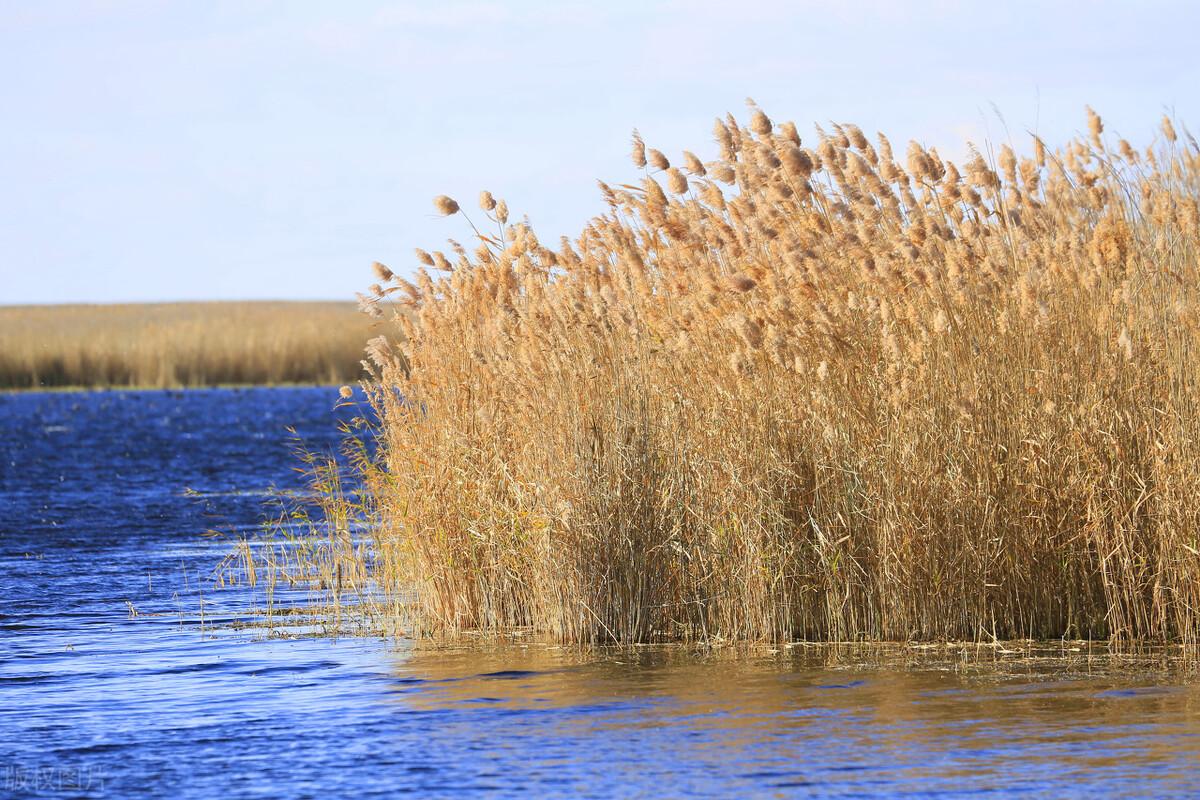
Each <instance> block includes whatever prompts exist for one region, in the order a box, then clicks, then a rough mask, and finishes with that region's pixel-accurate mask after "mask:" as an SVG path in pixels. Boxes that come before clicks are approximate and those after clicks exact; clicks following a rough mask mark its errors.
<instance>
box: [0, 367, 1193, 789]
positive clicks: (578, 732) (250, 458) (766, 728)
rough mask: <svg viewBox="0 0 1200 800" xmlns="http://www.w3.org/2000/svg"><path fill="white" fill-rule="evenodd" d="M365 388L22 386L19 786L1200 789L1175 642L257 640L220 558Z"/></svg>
mask: <svg viewBox="0 0 1200 800" xmlns="http://www.w3.org/2000/svg"><path fill="white" fill-rule="evenodd" d="M335 401H336V390H331V389H255V390H240V391H235V390H202V391H190V392H186V393H178V392H112V393H69V394H14V395H2V396H0V796H6V797H7V796H11V797H34V796H81V797H130V796H162V797H185V798H225V797H244V796H250V797H252V796H262V797H313V798H318V797H320V798H324V797H330V796H335V797H388V796H395V795H400V794H413V795H416V796H450V795H458V794H462V793H481V794H482V793H486V794H488V795H497V796H505V795H510V796H516V795H526V794H535V795H589V796H654V797H657V796H687V795H718V796H793V795H826V796H846V797H850V796H904V795H909V796H918V797H922V796H937V795H947V796H958V795H962V794H967V793H988V794H994V795H1022V796H1025V795H1030V794H1033V795H1043V796H1048V797H1092V796H1096V795H1109V796H1122V795H1124V796H1147V795H1149V796H1169V795H1176V796H1187V795H1194V794H1197V793H1200V688H1198V687H1197V686H1196V685H1195V683H1194V681H1193V680H1192V678H1191V677H1190V676H1189V672H1188V671H1187V670H1185V669H1179V668H1174V669H1166V670H1164V669H1161V668H1160V666H1161V665H1160V664H1159V663H1158V662H1157V661H1156V660H1155V659H1154V658H1148V659H1145V660H1130V661H1128V662H1114V661H1113V660H1112V659H1110V658H1107V657H1105V655H1104V654H1103V653H1101V652H1099V651H1098V650H1096V651H1093V652H1091V653H1089V652H1088V650H1087V649H1086V648H1085V649H1080V650H1073V649H1071V648H1070V647H1068V646H1066V645H1063V646H1060V647H1058V648H1053V647H1052V648H1049V649H1048V650H1039V651H1038V652H1037V653H1036V654H1035V655H1036V656H1037V657H1036V658H1030V657H1028V654H1025V653H1021V652H1008V653H1005V652H1000V650H999V649H997V648H983V649H980V648H966V649H964V648H961V647H958V648H948V649H947V648H934V649H929V650H924V651H922V650H911V649H910V650H903V651H901V652H899V653H898V654H897V653H895V652H872V651H863V650H857V651H840V652H838V651H830V650H823V649H821V650H819V649H812V648H803V647H793V648H782V649H780V650H779V651H777V652H768V651H765V650H756V651H750V652H741V653H729V652H723V653H695V652H687V651H684V650H680V649H674V648H641V649H637V650H634V651H622V652H616V651H613V652H601V653H590V654H586V655H585V654H581V653H578V652H575V651H572V650H565V649H559V648H554V647H549V646H546V645H542V644H536V643H531V644H526V645H522V644H521V643H519V642H514V643H510V644H508V645H506V646H503V647H493V648H487V649H484V648H457V649H447V648H441V649H432V648H419V649H414V648H413V646H412V645H411V643H408V642H405V641H400V642H393V641H390V640H381V639H341V640H331V639H324V638H301V639H289V638H263V636H262V635H260V634H259V633H257V632H254V631H246V630H238V629H235V628H233V627H232V623H233V622H234V621H235V620H236V619H237V616H238V614H239V613H241V612H242V611H244V610H245V608H246V606H247V603H246V601H247V597H246V595H245V591H244V590H225V591H218V590H217V589H216V588H215V587H214V586H213V585H212V584H211V583H210V581H209V577H210V575H211V572H212V568H213V567H214V565H215V564H216V563H217V562H218V561H219V560H220V559H221V557H222V556H223V555H224V554H225V553H226V552H227V551H228V550H229V548H230V541H231V539H230V538H229V535H230V534H232V533H235V532H236V531H239V530H242V531H249V530H253V529H254V528H255V526H256V525H257V524H258V522H259V521H260V520H261V519H262V518H263V516H264V515H265V514H269V513H270V511H271V508H270V506H269V505H268V504H267V500H268V498H269V495H270V494H271V491H272V489H273V488H279V489H285V490H286V489H296V488H299V483H298V481H299V476H298V475H297V474H296V473H295V471H294V467H295V466H296V462H295V460H294V459H293V457H292V455H291V454H290V450H289V447H290V445H289V434H288V432H287V428H288V427H289V426H290V427H294V428H295V429H296V430H297V432H298V433H299V434H300V435H302V436H303V437H304V438H305V439H306V441H307V443H308V444H309V446H310V447H313V448H316V449H322V448H329V447H334V446H336V442H337V437H338V433H337V428H336V419H335V415H334V414H333V412H332V408H333V405H334V403H335ZM350 413H351V410H349V409H343V410H342V411H340V412H339V414H340V415H341V416H342V417H343V418H345V417H347V416H349V414H350ZM209 529H217V530H218V531H222V532H224V533H225V534H226V535H225V536H224V537H221V536H206V535H204V533H205V531H208V530H209ZM1009 649H1011V648H1009Z"/></svg>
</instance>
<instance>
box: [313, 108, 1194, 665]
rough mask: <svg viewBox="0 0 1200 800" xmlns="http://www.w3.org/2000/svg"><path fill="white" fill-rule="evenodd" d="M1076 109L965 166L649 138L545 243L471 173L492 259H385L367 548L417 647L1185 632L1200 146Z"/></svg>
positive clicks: (363, 468) (372, 394) (772, 130)
mask: <svg viewBox="0 0 1200 800" xmlns="http://www.w3.org/2000/svg"><path fill="white" fill-rule="evenodd" d="M1088 117H1089V121H1088V131H1087V133H1086V134H1083V135H1082V136H1080V138H1078V139H1076V140H1074V141H1070V142H1068V143H1066V144H1065V145H1064V146H1062V147H1060V148H1058V149H1057V150H1052V149H1051V148H1050V147H1048V146H1047V144H1046V143H1044V142H1043V141H1041V140H1040V139H1038V138H1036V137H1034V138H1033V140H1032V143H1031V147H1030V148H1029V155H1028V156H1022V155H1018V153H1017V152H1016V151H1015V150H1014V148H1013V147H1012V146H1010V145H1008V144H1004V145H1000V146H999V147H998V148H995V149H992V148H988V149H986V150H983V151H979V150H976V149H975V148H971V149H970V151H969V157H968V158H966V159H964V162H965V163H962V164H961V165H959V164H955V163H952V162H951V161H949V160H947V159H945V158H943V157H941V156H940V155H939V153H938V152H937V150H936V149H933V148H927V147H925V146H922V145H920V144H918V143H915V142H914V143H910V144H909V145H908V146H907V147H906V148H905V150H904V155H903V156H902V157H899V158H898V157H897V155H896V154H895V152H894V150H893V147H892V145H891V144H890V143H889V141H888V139H887V138H886V137H884V136H883V135H879V136H877V137H875V138H873V139H869V138H868V137H867V136H866V135H864V133H863V132H862V131H861V130H860V129H859V128H857V127H855V126H854V125H833V126H832V127H831V128H830V129H828V130H826V129H822V128H820V127H818V128H817V132H816V137H815V138H814V139H813V140H812V141H811V142H808V141H804V140H802V139H801V137H800V136H799V135H798V133H797V129H796V127H795V125H793V124H791V123H784V124H781V125H776V124H774V123H773V122H772V121H771V120H770V119H769V118H768V117H767V116H766V115H765V114H764V113H763V112H762V111H761V110H759V109H757V108H752V113H751V116H750V119H749V121H748V124H747V125H740V124H738V122H737V121H736V120H735V119H734V118H733V117H732V116H730V117H727V118H726V119H724V120H719V121H718V122H717V123H716V126H715V129H714V132H715V136H716V142H717V145H718V146H719V154H718V155H717V157H716V158H715V159H714V160H712V161H707V162H702V161H701V160H700V159H699V158H698V157H697V156H695V155H693V154H692V153H690V152H684V153H683V156H682V158H681V159H679V160H678V162H677V163H678V166H676V165H674V164H673V163H672V161H671V160H669V159H668V157H667V156H666V155H665V154H663V153H661V152H659V151H657V150H653V149H648V148H647V147H646V145H645V143H644V142H643V141H642V139H641V138H640V137H639V136H638V135H637V134H636V132H635V135H634V149H633V159H634V163H635V164H636V165H637V166H638V167H639V168H641V169H642V170H644V173H643V176H642V178H641V180H640V181H639V182H638V183H636V184H620V185H607V184H604V183H601V184H600V191H601V192H602V193H603V196H604V199H605V201H606V202H607V204H608V211H607V212H606V213H605V214H603V215H601V216H598V217H596V218H595V219H593V220H591V221H590V222H589V223H588V224H587V226H586V227H585V228H584V230H583V232H582V234H581V235H580V236H579V237H578V238H577V239H575V240H573V241H569V240H567V239H563V240H562V241H561V242H560V243H559V244H557V245H556V246H547V245H546V244H544V243H542V242H541V241H540V240H539V239H538V238H537V236H536V234H535V233H534V231H533V230H532V229H531V228H530V227H529V226H528V225H527V224H524V223H514V222H511V221H510V220H509V219H508V210H507V208H506V207H505V206H504V204H503V203H502V202H500V201H497V200H496V199H495V198H494V197H493V196H492V195H491V194H489V193H487V192H485V193H483V195H482V197H481V199H480V205H481V208H482V218H480V217H477V218H476V221H479V222H480V225H479V227H478V228H476V227H475V224H474V221H471V220H470V219H469V218H468V221H469V222H471V224H470V228H471V229H472V230H473V231H474V233H475V236H476V239H475V241H476V243H477V244H476V245H475V246H473V247H472V248H467V247H464V246H462V245H459V244H457V243H453V242H452V246H451V251H450V254H449V255H447V254H446V253H442V252H434V253H427V252H425V251H420V250H419V251H417V255H418V258H419V260H420V262H421V263H422V265H423V266H422V268H421V269H420V270H419V272H418V273H417V277H416V279H415V282H409V281H407V280H405V279H403V278H401V277H399V276H395V275H393V274H392V273H391V272H390V271H389V270H387V269H386V268H385V267H382V266H378V267H377V269H378V271H379V277H380V279H381V285H379V286H377V287H376V291H375V297H377V298H379V299H383V298H385V297H386V298H387V299H389V300H392V301H398V302H400V303H401V304H402V305H404V306H406V307H407V308H409V309H410V310H411V313H408V314H406V315H405V316H403V317H397V318H396V320H395V327H394V336H392V337H390V338H380V339H376V340H374V341H373V342H372V345H371V347H370V360H371V362H372V364H373V374H372V377H371V379H370V380H367V381H365V382H364V387H365V388H366V390H367V393H368V398H369V402H370V404H371V406H372V408H373V411H374V412H375V414H377V415H378V419H379V424H378V428H377V431H376V436H377V439H378V444H379V448H380V452H379V456H378V458H377V459H376V461H375V462H374V463H366V462H361V461H360V462H359V467H360V476H361V478H362V480H363V481H364V489H365V498H366V502H367V503H368V504H369V506H370V514H371V518H372V526H371V530H372V534H371V535H372V537H373V540H372V544H371V547H370V554H369V557H368V556H366V555H363V551H362V550H361V549H360V551H359V552H358V554H357V555H355V554H354V553H353V552H352V548H349V547H345V548H342V550H341V552H343V553H348V554H350V555H348V556H347V557H348V558H355V559H358V560H359V562H360V563H359V564H358V566H357V567H356V569H355V574H369V575H370V576H371V578H372V579H373V581H374V588H373V590H372V591H373V592H374V593H375V596H376V597H380V596H382V597H383V598H398V597H401V596H404V597H407V596H408V593H409V592H410V591H414V589H415V601H414V602H415V606H414V607H413V608H411V609H408V611H410V612H412V613H414V615H415V616H414V618H413V620H412V625H413V628H412V629H411V631H412V632H413V633H416V634H439V635H445V634H451V635H453V634H456V633H461V632H466V631H474V632H482V633H483V634H485V635H503V634H505V633H506V632H510V631H516V630H532V631H534V632H537V633H539V634H544V635H548V636H551V637H555V638H557V639H560V640H563V641H566V642H582V643H599V642H618V643H635V642H650V641H684V640H690V641H695V640H705V641H729V640H734V641H736V640H771V641H780V640H810V641H846V640H901V641H902V640H961V639H968V640H975V641H981V640H985V641H992V640H1005V639H1050V638H1060V637H1068V638H1085V639H1097V638H1101V639H1102V638H1108V639H1110V640H1115V641H1125V642H1143V641H1175V642H1184V643H1191V644H1194V643H1196V641H1197V634H1198V633H1200V416H1198V414H1197V411H1198V406H1197V390H1198V389H1200V274H1198V273H1200V260H1198V256H1200V251H1198V243H1200V238H1198V237H1200V207H1198V203H1197V198H1198V196H1200V151H1198V149H1197V145H1196V142H1195V141H1194V140H1193V139H1192V138H1191V137H1190V136H1185V137H1183V138H1182V139H1181V137H1180V136H1179V135H1177V133H1176V131H1175V128H1174V126H1173V125H1172V123H1171V122H1170V120H1168V119H1165V118H1164V120H1163V122H1162V129H1161V135H1160V136H1159V137H1157V140H1156V142H1155V144H1154V145H1153V146H1152V147H1149V148H1146V149H1135V148H1134V147H1132V146H1131V145H1130V144H1129V143H1128V142H1126V141H1124V140H1117V141H1114V140H1113V139H1111V138H1110V137H1109V136H1108V135H1106V134H1105V133H1104V127H1103V124H1102V122H1101V120H1100V118H1099V117H1098V116H1096V115H1095V114H1094V113H1092V112H1090V110H1089V115H1088ZM1184 139H1186V141H1184ZM436 206H437V208H438V209H439V210H441V211H442V212H443V213H444V214H448V215H459V214H462V215H464V216H465V215H466V212H465V211H464V210H463V209H462V208H460V206H459V204H458V203H457V202H455V201H454V200H452V199H450V198H448V197H441V198H438V199H437V201H436ZM483 219H486V222H483V221H482V220H483ZM339 513H340V512H339ZM339 569H341V568H340V567H339ZM327 571H328V570H327ZM349 572H350V570H349V567H347V571H346V574H349ZM338 574H342V573H341V572H339V573H338ZM389 607H391V608H395V609H396V610H395V613H396V614H399V613H400V605H399V603H396V604H395V605H394V606H389V603H388V602H387V601H386V600H384V601H383V602H382V603H381V604H380V608H382V609H384V610H385V611H386V609H388V608H389Z"/></svg>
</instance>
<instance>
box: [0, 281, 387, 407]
mask: <svg viewBox="0 0 1200 800" xmlns="http://www.w3.org/2000/svg"><path fill="white" fill-rule="evenodd" d="M371 335H372V334H371V324H370V322H369V320H367V319H365V318H364V317H363V316H362V315H361V314H359V313H356V311H355V310H354V305H353V304H351V303H320V302H212V303H145V304H126V305H103V306H101V305H95V306H93V305H62V306H9V307H7V308H4V307H0V388H5V389H28V388H47V387H67V386H80V387H82V386H88V387H140V388H177V387H194V386H213V385H222V384H282V383H331V384H337V383H344V382H345V381H353V380H356V379H357V378H359V377H360V376H361V375H362V374H363V371H362V365H361V361H362V349H363V346H364V344H365V343H366V341H367V340H368V339H370V338H371Z"/></svg>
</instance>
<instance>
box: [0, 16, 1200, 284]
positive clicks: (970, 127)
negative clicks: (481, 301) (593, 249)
mask: <svg viewBox="0 0 1200 800" xmlns="http://www.w3.org/2000/svg"><path fill="white" fill-rule="evenodd" d="M1197 30H1200V4H1197V3H1195V2H1177V3H1167V2H1139V3H1132V2H1120V3H1115V2H1078V3H1075V2H1071V3H1068V2H1062V3H1056V2H1052V1H1050V2H1034V3H1026V2H1002V3H999V2H994V1H993V2H988V3H965V2H964V3H954V2H907V3H904V2H872V0H857V2H852V3H842V2H828V1H826V2H784V1H783V0H764V1H763V2H755V1H754V0H742V1H741V2H734V3H731V2H728V0H724V1H723V2H709V0H686V1H685V0H633V1H632V2H631V1H627V0H605V2H573V0H557V1H555V2H532V1H529V2H518V1H517V0H510V2H490V1H489V0H465V1H464V2H454V1H453V0H441V1H438V2H434V1H430V2H368V1H367V0H358V1H357V2H356V1H354V0H347V1H346V2H338V3H328V2H305V1H304V0H278V1H276V2H272V1H270V0H235V1H233V2H222V0H205V1H203V2H201V1H199V0H198V1H197V2H180V1H178V0H163V1H162V2H155V1H152V0H123V1H121V2H117V1H115V0H114V1H112V2H101V1H100V0H95V1H92V2H89V1H87V0H75V1H74V2H71V1H69V0H60V1H56V2H28V0H0V305H7V304H26V303H67V302H86V303H109V302H140V301H169V300H222V299H352V298H353V296H354V293H355V292H356V291H360V290H362V289H364V288H365V287H366V286H367V285H369V284H370V283H371V282H372V281H373V280H374V279H373V277H372V274H371V269H370V265H371V262H373V261H382V262H384V263H385V264H387V265H388V266H390V267H391V268H392V269H393V270H395V271H396V272H398V273H400V274H409V273H411V272H412V271H413V270H414V269H415V267H416V266H417V264H416V261H415V258H414V256H413V248H414V247H425V248H427V249H434V248H438V247H440V246H441V245H443V244H444V243H445V240H446V238H447V237H455V238H459V239H462V240H464V241H466V240H467V239H468V238H469V229H468V228H467V226H466V223H465V221H464V220H462V219H461V218H457V217H449V218H442V217H439V216H438V215H437V214H436V212H435V211H434V209H433V206H432V204H431V199H432V198H433V197H434V196H435V195H439V194H448V195H450V196H451V197H455V198H457V199H459V201H460V202H461V203H462V205H463V207H464V208H467V209H468V210H470V209H473V208H475V198H476V197H477V195H478V192H479V190H481V189H488V190H490V191H492V192H493V193H495V194H496V196H498V197H502V198H504V199H505V200H506V201H507V202H508V205H509V207H510V208H511V209H512V213H513V217H514V218H520V217H521V216H523V215H527V216H528V217H529V219H530V220H531V222H532V224H533V226H534V228H535V230H537V231H538V233H539V236H540V237H541V238H542V239H543V241H547V242H553V241H557V238H558V237H559V236H560V235H575V234H577V233H578V232H579V231H580V230H581V229H582V228H583V226H584V223H586V221H587V220H588V219H589V218H590V217H592V216H594V215H595V214H597V213H600V212H602V211H603V210H604V207H603V204H602V202H601V200H600V195H599V192H598V190H597V188H596V183H595V182H596V180H597V179H604V180H607V181H610V182H623V181H630V180H632V179H635V178H636V177H638V172H637V171H636V170H635V168H634V167H633V165H632V164H631V163H630V161H629V158H628V152H629V141H630V133H631V131H632V130H633V128H635V127H636V128H638V129H639V130H640V131H641V133H642V134H643V136H644V137H645V139H646V141H647V143H648V144H649V145H650V146H652V147H657V148H659V149H661V150H663V151H664V152H665V153H667V155H668V156H676V157H677V156H678V155H679V153H680V152H681V151H682V150H683V149H685V148H686V149H690V150H694V151H695V152H696V153H697V154H698V155H700V157H701V158H711V157H713V156H714V155H715V151H716V148H715V146H714V145H713V143H712V132H711V131H712V122H713V119H714V118H715V117H717V116H720V115H723V114H724V113H725V112H727V111H732V112H734V113H735V114H739V115H741V116H742V118H743V119H744V118H745V116H746V113H747V112H746V106H745V99H746V98H747V97H753V98H754V99H755V100H756V101H757V102H758V104H759V105H760V106H761V107H762V108H763V109H764V110H765V111H766V112H767V113H768V114H769V115H770V116H771V117H772V118H773V119H775V120H776V121H783V120H793V121H795V122H796V124H797V125H798V127H799V128H800V131H801V135H802V136H808V135H810V134H811V132H812V131H813V127H812V126H813V123H827V122H829V121H837V122H854V123H856V124H858V125H860V126H862V128H863V129H864V130H865V131H867V132H868V133H872V132H874V131H877V130H882V131H884V132H885V133H886V134H887V135H888V136H889V138H891V139H892V141H893V143H894V144H895V145H896V149H897V150H898V151H900V152H903V146H904V143H906V142H907V141H908V140H909V139H917V140H919V141H921V142H923V143H924V144H926V145H931V146H936V147H938V149H939V151H940V152H941V153H942V154H943V155H950V156H954V155H957V154H961V153H963V152H965V142H966V141H967V140H968V139H970V140H973V141H976V142H981V141H982V140H984V139H989V140H991V141H994V142H999V141H1012V142H1013V143H1014V144H1015V145H1017V146H1018V147H1021V146H1024V142H1026V141H1027V133H1028V132H1029V131H1034V130H1036V131H1038V132H1039V133H1040V134H1041V135H1042V136H1043V137H1045V138H1046V139H1047V140H1048V141H1051V142H1054V141H1058V140H1062V139H1063V138H1065V137H1067V136H1070V135H1073V134H1074V133H1076V132H1078V131H1080V130H1081V129H1084V128H1085V127H1086V117H1085V112H1084V107H1085V105H1091V106H1092V107H1094V108H1095V109H1096V110H1097V111H1098V112H1099V113H1100V114H1101V116H1102V117H1103V118H1104V119H1105V124H1106V128H1107V130H1108V131H1110V132H1113V133H1116V134H1119V135H1124V136H1126V137H1127V138H1129V139H1130V140H1131V141H1133V142H1134V143H1135V144H1138V143H1141V144H1146V143H1149V142H1150V140H1151V139H1152V137H1153V136H1154V135H1155V133H1156V130H1157V124H1158V120H1159V118H1160V117H1161V115H1162V114H1163V113H1164V112H1168V113H1171V114H1172V115H1173V116H1175V118H1176V119H1177V120H1178V122H1179V123H1182V124H1183V125H1187V126H1190V127H1191V129H1192V130H1196V129H1197V128H1200V58H1197V57H1195V56H1194V55H1192V53H1194V48H1195V31H1197ZM809 138H812V137H810V136H809Z"/></svg>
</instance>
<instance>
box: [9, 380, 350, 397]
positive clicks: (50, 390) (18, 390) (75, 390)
mask: <svg viewBox="0 0 1200 800" xmlns="http://www.w3.org/2000/svg"><path fill="white" fill-rule="evenodd" d="M356 382H357V381H351V382H350V384H339V383H326V382H324V381H322V382H314V383H307V382H305V383H212V384H204V385H201V386H152V385H143V386H29V387H24V386H16V387H14V386H7V387H3V388H0V395H18V394H85V393H89V392H194V391H205V390H212V389H235V390H236V389H323V388H330V389H333V390H334V391H336V390H337V389H338V388H339V387H340V386H343V385H353V384H354V383H356Z"/></svg>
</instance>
